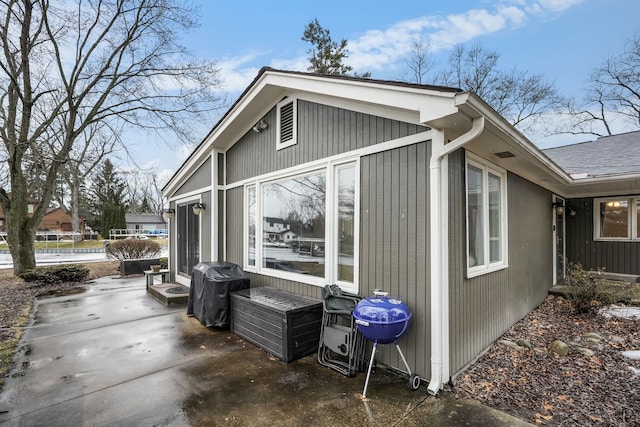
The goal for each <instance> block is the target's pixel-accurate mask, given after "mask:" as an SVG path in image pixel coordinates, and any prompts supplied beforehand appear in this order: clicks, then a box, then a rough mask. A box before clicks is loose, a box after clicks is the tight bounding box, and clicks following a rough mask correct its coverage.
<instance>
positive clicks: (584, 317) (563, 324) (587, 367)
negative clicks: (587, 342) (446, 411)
mask: <svg viewBox="0 0 640 427" xmlns="http://www.w3.org/2000/svg"><path fill="white" fill-rule="evenodd" d="M589 333H597V334H598V335H600V336H601V337H602V340H601V342H600V343H599V344H597V345H595V346H594V347H592V349H593V350H594V351H595V354H593V355H584V354H581V353H579V352H578V351H576V349H575V348H574V346H572V345H570V348H571V351H570V353H569V354H568V355H567V356H559V355H557V354H555V353H553V352H550V351H547V348H548V347H549V344H550V343H551V342H553V341H554V340H562V341H563V342H565V343H570V342H572V341H574V340H576V338H577V337H582V336H584V335H585V334H589ZM500 339H501V340H509V341H512V342H516V341H518V340H520V339H527V340H529V341H530V342H531V343H532V344H533V346H534V348H526V347H521V348H518V349H512V348H509V347H507V346H505V345H504V344H501V343H499V342H498V341H496V342H495V343H494V344H493V345H492V346H491V347H490V349H489V350H488V351H487V352H486V353H485V354H484V355H483V356H482V357H481V358H480V359H479V360H478V361H477V362H475V363H474V364H473V365H471V367H469V368H468V369H467V370H466V371H465V372H463V373H462V374H461V375H460V376H459V377H458V378H457V379H456V381H455V386H454V391H455V392H456V395H457V396H459V397H465V398H470V399H475V400H478V401H481V402H482V403H484V404H486V405H488V406H491V407H493V408H496V409H499V410H501V411H504V412H507V413H509V414H511V415H514V416H516V417H518V418H520V419H523V420H526V421H528V422H531V423H535V424H539V425H563V426H569V425H570V426H588V425H598V426H602V425H611V426H639V425H640V373H638V372H640V361H638V360H631V359H629V358H625V357H623V356H622V355H621V352H622V351H627V350H640V320H630V319H623V318H607V317H604V316H602V315H600V314H598V313H597V310H593V311H591V312H589V313H586V314H577V313H576V312H575V310H574V308H573V303H572V302H571V301H570V300H566V299H564V298H563V297H554V296H549V297H547V299H546V300H545V301H544V302H543V303H542V304H541V305H540V306H539V307H538V308H537V309H536V310H534V311H533V312H531V313H529V314H528V315H527V316H526V317H525V318H524V319H522V320H521V321H520V322H518V323H517V324H515V325H514V326H513V327H512V328H511V329H509V330H508V331H507V332H506V333H505V334H504V335H503V336H502V337H501V338H500ZM578 339H579V338H578ZM634 370H636V371H635V372H634Z"/></svg>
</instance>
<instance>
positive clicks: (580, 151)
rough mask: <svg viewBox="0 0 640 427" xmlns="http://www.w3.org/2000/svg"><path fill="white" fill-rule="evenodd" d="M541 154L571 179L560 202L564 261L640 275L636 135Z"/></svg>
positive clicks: (639, 144)
mask: <svg viewBox="0 0 640 427" xmlns="http://www.w3.org/2000/svg"><path fill="white" fill-rule="evenodd" d="M544 153H545V154H546V155H547V156H549V157H550V158H551V159H552V160H553V161H555V162H556V163H557V164H558V165H560V166H561V167H562V168H563V169H564V170H565V171H566V172H567V173H569V174H570V176H571V177H572V178H574V181H575V185H574V186H573V188H572V189H571V191H570V192H569V193H567V194H566V195H567V200H566V202H565V204H566V217H567V220H566V227H567V230H566V233H567V242H566V254H567V259H568V260H570V261H571V262H575V263H580V264H582V266H583V267H584V268H585V269H588V270H595V269H603V270H604V271H605V272H612V273H620V274H629V275H634V276H638V275H640V186H639V185H638V176H639V175H640V131H635V132H628V133H623V134H619V135H612V136H607V137H600V138H598V139H597V140H595V141H589V142H583V143H580V144H572V145H567V146H563V147H557V148H550V149H547V150H544ZM594 184H596V185H594Z"/></svg>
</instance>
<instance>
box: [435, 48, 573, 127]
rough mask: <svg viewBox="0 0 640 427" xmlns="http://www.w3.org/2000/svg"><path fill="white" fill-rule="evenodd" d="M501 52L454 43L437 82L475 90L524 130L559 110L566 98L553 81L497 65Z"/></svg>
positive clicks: (513, 123) (466, 89) (471, 90)
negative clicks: (546, 115) (446, 63)
mask: <svg viewBox="0 0 640 427" xmlns="http://www.w3.org/2000/svg"><path fill="white" fill-rule="evenodd" d="M499 61H500V55H499V54H498V53H497V52H496V51H493V50H489V49H487V48H485V47H484V46H483V45H482V44H480V43H477V44H474V45H472V46H471V47H465V46H464V45H458V46H456V47H455V48H454V49H453V51H452V53H451V55H450V56H449V64H448V68H446V69H445V70H444V71H442V72H441V73H440V74H439V77H438V82H439V83H440V84H443V85H446V86H453V87H458V88H460V89H462V90H465V91H470V92H475V93H476V94H477V95H478V96H480V98H482V99H483V100H484V101H485V102H487V104H489V105H490V106H491V107H492V108H493V109H494V110H496V111H497V112H498V113H500V114H501V115H502V116H503V117H504V118H505V119H507V120H508V121H509V122H510V123H511V124H512V125H514V126H516V127H517V128H519V129H520V130H521V131H523V132H526V131H528V130H530V129H531V127H532V126H533V125H534V124H535V123H536V121H537V120H538V119H540V118H542V117H543V116H544V115H545V114H547V113H550V112H554V111H558V110H560V109H561V108H563V107H564V105H565V103H566V101H565V99H564V98H563V97H562V96H560V95H559V93H558V91H557V90H556V88H555V85H554V84H553V83H552V82H550V81H548V80H545V79H544V77H543V76H542V75H540V74H529V73H528V72H526V71H522V70H518V69H517V68H515V67H514V68H512V69H508V70H504V69H502V68H500V64H499Z"/></svg>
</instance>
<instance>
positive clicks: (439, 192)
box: [427, 117, 484, 395]
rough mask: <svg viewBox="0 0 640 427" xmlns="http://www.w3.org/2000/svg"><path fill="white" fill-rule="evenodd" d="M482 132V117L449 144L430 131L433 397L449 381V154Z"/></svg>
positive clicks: (437, 133)
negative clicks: (431, 135)
mask: <svg viewBox="0 0 640 427" xmlns="http://www.w3.org/2000/svg"><path fill="white" fill-rule="evenodd" d="M483 130H484V117H478V118H474V119H473V124H472V126H471V129H470V130H469V131H468V132H466V133H464V134H462V135H460V136H459V137H458V138H456V139H454V140H453V141H451V142H450V143H448V144H445V135H444V132H443V131H442V130H438V129H432V133H433V138H432V139H431V160H430V164H429V202H430V203H429V212H430V234H431V235H430V239H429V240H430V248H431V381H430V382H429V386H428V388H427V390H428V392H429V393H430V394H432V395H435V394H436V393H438V391H440V390H441V389H442V386H443V384H444V383H445V382H446V381H448V378H449V180H448V171H449V157H448V156H449V154H451V153H452V152H453V151H455V150H457V149H459V148H461V147H462V146H464V145H465V144H467V143H469V142H471V141H473V140H474V139H476V138H477V137H478V136H480V135H481V134H482V131H483Z"/></svg>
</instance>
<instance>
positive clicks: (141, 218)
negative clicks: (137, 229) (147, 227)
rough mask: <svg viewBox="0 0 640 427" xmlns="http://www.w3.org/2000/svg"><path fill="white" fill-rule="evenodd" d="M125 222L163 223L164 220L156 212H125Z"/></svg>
mask: <svg viewBox="0 0 640 427" xmlns="http://www.w3.org/2000/svg"><path fill="white" fill-rule="evenodd" d="M125 221H126V222H127V224H165V223H166V220H165V219H164V217H163V216H162V215H156V214H126V215H125Z"/></svg>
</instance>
